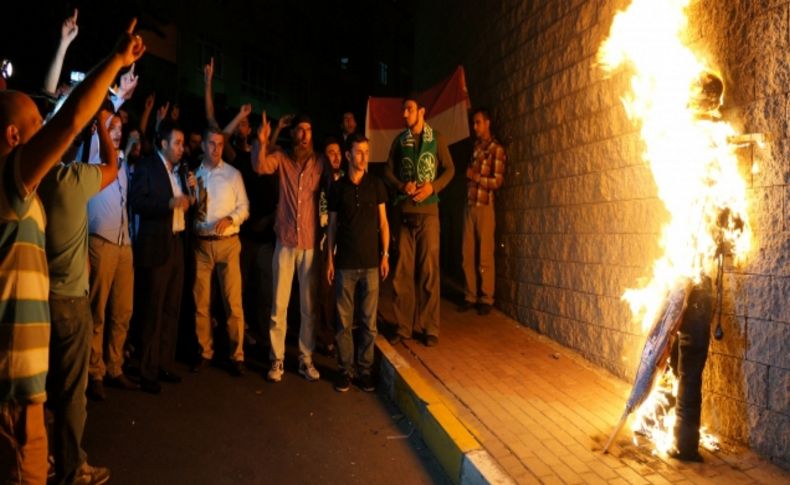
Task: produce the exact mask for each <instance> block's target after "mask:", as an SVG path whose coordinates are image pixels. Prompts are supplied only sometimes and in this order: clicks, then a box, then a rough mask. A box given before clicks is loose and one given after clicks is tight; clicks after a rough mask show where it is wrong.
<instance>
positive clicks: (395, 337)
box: [389, 333, 403, 345]
mask: <svg viewBox="0 0 790 485" xmlns="http://www.w3.org/2000/svg"><path fill="white" fill-rule="evenodd" d="M401 340H403V337H401V336H400V334H398V333H396V334H395V335H393V336H392V337H390V338H389V343H390V345H398V344H399V343H400V342H401Z"/></svg>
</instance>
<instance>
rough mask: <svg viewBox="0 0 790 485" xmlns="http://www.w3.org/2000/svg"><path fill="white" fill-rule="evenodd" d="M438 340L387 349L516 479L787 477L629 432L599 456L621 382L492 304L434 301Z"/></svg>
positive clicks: (754, 463)
mask: <svg viewBox="0 0 790 485" xmlns="http://www.w3.org/2000/svg"><path fill="white" fill-rule="evenodd" d="M440 341H441V343H440V345H439V346H438V347H434V348H426V347H424V346H423V345H421V344H419V343H416V342H415V341H407V342H406V343H404V344H403V345H398V346H397V347H396V348H397V349H398V351H399V352H400V353H401V355H402V356H403V357H404V358H405V359H406V360H407V361H409V362H410V363H411V364H412V365H413V366H414V367H415V368H416V369H418V371H419V372H420V373H421V374H423V377H425V378H426V379H427V380H428V382H429V383H431V384H433V385H434V387H435V388H436V389H437V390H438V391H439V394H440V396H441V399H442V400H443V401H444V403H445V404H446V405H447V406H448V407H449V408H450V409H451V410H453V412H454V413H455V414H456V415H457V416H458V417H459V418H460V419H461V420H462V421H463V423H464V424H465V425H466V426H467V427H468V428H469V430H470V431H471V432H472V434H473V435H474V436H475V437H476V438H477V439H478V440H479V441H480V443H481V444H482V445H483V446H484V448H485V449H486V450H487V451H488V452H489V453H490V454H491V455H492V456H493V457H494V458H495V459H496V460H497V461H498V462H499V464H500V465H501V466H502V468H503V469H504V470H505V471H507V472H508V473H509V474H510V475H511V476H512V477H513V478H514V479H515V480H516V481H518V482H519V483H548V484H551V483H569V484H575V483H609V484H640V483H644V484H664V483H694V484H697V483H702V484H704V483H717V484H721V483H728V484H729V483H766V484H772V483H777V484H779V483H783V484H784V483H790V474H788V473H786V472H784V471H782V470H781V469H779V468H777V467H776V466H773V465H771V464H770V463H767V462H766V461H764V460H762V459H760V458H758V457H757V456H756V455H755V454H754V453H752V452H750V451H746V450H739V449H735V448H732V449H730V448H728V449H727V450H726V451H719V452H717V453H715V454H712V453H709V452H707V451H703V456H704V457H705V463H702V464H688V463H682V462H679V461H677V460H673V459H669V458H662V457H658V456H655V455H653V454H652V453H651V452H650V451H649V449H648V447H646V446H641V447H640V446H636V445H634V444H633V443H632V442H631V440H630V436H631V433H630V431H628V430H625V431H623V432H621V433H620V435H619V436H618V438H617V439H616V440H615V443H614V444H613V445H612V448H611V449H610V454H608V455H604V454H602V453H601V451H600V450H601V449H602V447H603V444H604V443H605V441H606V439H607V438H608V435H609V433H610V432H611V431H612V428H613V426H614V424H615V423H616V422H617V421H618V419H619V417H620V415H621V413H622V410H623V406H624V403H625V399H626V397H627V395H628V393H629V391H630V384H629V383H626V382H623V381H621V380H619V379H617V378H615V377H613V376H612V375H610V374H608V373H606V372H605V371H603V370H601V369H600V368H597V367H595V366H594V365H592V364H590V363H589V362H587V361H585V360H584V359H582V358H581V357H580V356H578V355H576V354H574V353H573V352H572V351H571V350H569V349H567V348H564V347H562V346H560V345H558V344H556V343H555V342H553V341H550V340H549V339H547V338H545V337H543V336H541V335H539V334H537V333H535V332H533V331H532V330H530V329H528V328H525V327H523V326H522V325H519V324H518V323H517V322H515V321H514V320H511V319H509V318H507V317H506V316H504V315H503V314H501V313H499V312H497V311H494V312H492V313H491V315H490V316H488V317H480V316H478V315H477V314H476V313H474V312H468V313H464V314H460V313H457V312H456V311H455V306H454V305H453V304H451V303H450V302H447V301H443V302H442V333H441V338H440Z"/></svg>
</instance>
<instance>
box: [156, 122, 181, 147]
mask: <svg viewBox="0 0 790 485" xmlns="http://www.w3.org/2000/svg"><path fill="white" fill-rule="evenodd" d="M174 131H180V132H181V133H183V132H184V130H182V129H181V128H180V127H179V126H178V125H177V124H176V123H173V122H172V121H170V120H162V123H161V124H160V125H159V130H157V132H156V148H161V147H162V141H167V142H168V143H170V137H171V136H172V134H173V132H174Z"/></svg>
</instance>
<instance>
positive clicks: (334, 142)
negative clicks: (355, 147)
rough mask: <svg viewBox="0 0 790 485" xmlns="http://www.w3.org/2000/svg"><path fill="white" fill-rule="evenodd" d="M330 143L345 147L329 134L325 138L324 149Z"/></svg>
mask: <svg viewBox="0 0 790 485" xmlns="http://www.w3.org/2000/svg"><path fill="white" fill-rule="evenodd" d="M329 145H337V147H338V148H343V145H342V144H341V143H340V141H339V140H338V139H337V138H335V137H334V136H328V137H326V138H325V139H324V150H326V147H328V146H329Z"/></svg>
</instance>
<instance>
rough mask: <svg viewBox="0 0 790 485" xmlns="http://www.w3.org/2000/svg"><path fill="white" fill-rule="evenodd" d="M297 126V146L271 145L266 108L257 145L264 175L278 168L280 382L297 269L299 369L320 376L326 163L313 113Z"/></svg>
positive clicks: (273, 334) (276, 372)
mask: <svg viewBox="0 0 790 485" xmlns="http://www.w3.org/2000/svg"><path fill="white" fill-rule="evenodd" d="M292 126H293V127H292V128H291V138H292V140H293V145H292V148H291V150H290V151H289V152H287V153H286V152H285V151H283V150H281V149H279V148H274V149H270V148H269V135H270V134H271V125H270V124H269V122H268V121H267V120H266V113H265V112H264V113H263V123H262V124H261V127H260V128H259V129H258V139H257V140H256V142H255V144H254V146H253V150H252V164H253V169H254V170H255V172H257V173H259V174H271V173H275V172H276V173H277V174H278V177H279V183H280V198H279V202H278V204H277V217H276V222H275V226H274V230H275V232H276V233H277V243H276V246H275V249H274V258H273V262H272V274H273V286H274V292H273V298H272V299H273V302H272V314H271V320H270V322H269V340H270V342H271V355H270V358H271V368H270V369H269V372H268V374H267V378H268V379H269V380H270V381H272V382H279V381H280V380H281V379H282V377H283V359H284V358H285V332H286V329H287V320H286V318H287V309H288V301H289V300H290V298H291V285H292V283H293V277H294V273H296V275H297V277H298V278H299V305H300V309H301V326H300V330H299V373H300V374H302V375H303V376H304V377H305V379H307V380H309V381H315V380H318V379H319V378H320V374H319V373H318V370H317V369H316V368H315V366H314V365H313V350H314V349H315V317H316V307H317V305H316V303H315V299H316V284H317V279H316V278H318V269H319V268H318V267H319V265H318V263H317V258H316V257H315V256H316V251H315V248H316V244H317V242H318V241H317V239H318V229H319V222H318V196H319V192H320V189H321V181H322V179H323V176H324V166H325V162H324V160H323V158H321V157H319V156H318V155H317V154H316V153H315V152H314V151H313V125H312V122H311V121H310V118H308V117H307V116H304V115H302V116H297V117H296V118H294V120H293V125H292Z"/></svg>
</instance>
